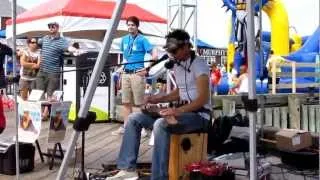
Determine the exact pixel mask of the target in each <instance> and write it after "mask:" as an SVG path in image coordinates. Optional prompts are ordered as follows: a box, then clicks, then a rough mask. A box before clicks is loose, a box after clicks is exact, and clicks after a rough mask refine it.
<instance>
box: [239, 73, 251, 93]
mask: <svg viewBox="0 0 320 180" xmlns="http://www.w3.org/2000/svg"><path fill="white" fill-rule="evenodd" d="M248 91H249V80H248V75H246V76H243V78H242V79H241V82H240V85H239V89H238V93H248Z"/></svg>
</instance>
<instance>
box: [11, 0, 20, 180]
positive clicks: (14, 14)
mask: <svg viewBox="0 0 320 180" xmlns="http://www.w3.org/2000/svg"><path fill="white" fill-rule="evenodd" d="M11 2H12V3H11V8H12V14H11V15H12V60H13V77H14V78H15V77H16V72H17V66H16V64H17V56H16V52H17V44H16V18H17V0H12V1H11ZM13 95H14V101H15V102H16V103H15V118H16V179H17V180H19V177H20V168H19V167H20V166H19V138H18V137H19V132H18V128H19V118H18V103H17V86H16V83H13Z"/></svg>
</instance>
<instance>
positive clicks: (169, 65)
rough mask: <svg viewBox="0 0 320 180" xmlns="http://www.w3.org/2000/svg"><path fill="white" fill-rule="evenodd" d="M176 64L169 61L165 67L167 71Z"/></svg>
mask: <svg viewBox="0 0 320 180" xmlns="http://www.w3.org/2000/svg"><path fill="white" fill-rule="evenodd" d="M174 63H175V62H174V60H169V61H168V62H166V63H165V64H164V67H165V68H167V69H172V68H173V66H174Z"/></svg>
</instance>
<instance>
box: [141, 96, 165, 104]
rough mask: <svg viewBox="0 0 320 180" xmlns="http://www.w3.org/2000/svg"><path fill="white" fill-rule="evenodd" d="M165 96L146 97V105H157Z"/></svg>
mask: <svg viewBox="0 0 320 180" xmlns="http://www.w3.org/2000/svg"><path fill="white" fill-rule="evenodd" d="M162 97H163V96H160V95H151V96H148V95H147V96H145V97H144V104H148V103H150V104H157V103H159V102H161V101H160V100H161V99H162Z"/></svg>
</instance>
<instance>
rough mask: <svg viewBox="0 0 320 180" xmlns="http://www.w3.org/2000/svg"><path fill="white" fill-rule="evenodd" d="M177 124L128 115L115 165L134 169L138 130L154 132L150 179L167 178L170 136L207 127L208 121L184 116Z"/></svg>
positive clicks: (140, 115)
mask: <svg viewBox="0 0 320 180" xmlns="http://www.w3.org/2000/svg"><path fill="white" fill-rule="evenodd" d="M177 120H178V124H177V125H168V124H167V122H166V120H165V119H164V118H158V119H153V118H151V117H150V116H148V115H146V114H143V113H141V112H135V113H132V114H130V115H129V117H128V122H127V124H126V126H125V132H124V135H123V140H122V144H121V148H120V153H119V157H118V160H117V165H118V168H119V169H125V170H135V169H136V163H137V158H138V153H139V147H140V138H141V129H142V128H147V129H153V133H154V147H153V154H152V175H151V180H167V179H168V162H169V149H170V134H171V133H177V134H181V133H188V132H193V131H195V130H201V129H202V128H204V127H207V126H208V123H209V121H208V120H206V119H204V118H202V117H201V116H199V115H198V114H196V113H183V114H182V115H181V116H179V117H178V119H177Z"/></svg>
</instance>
